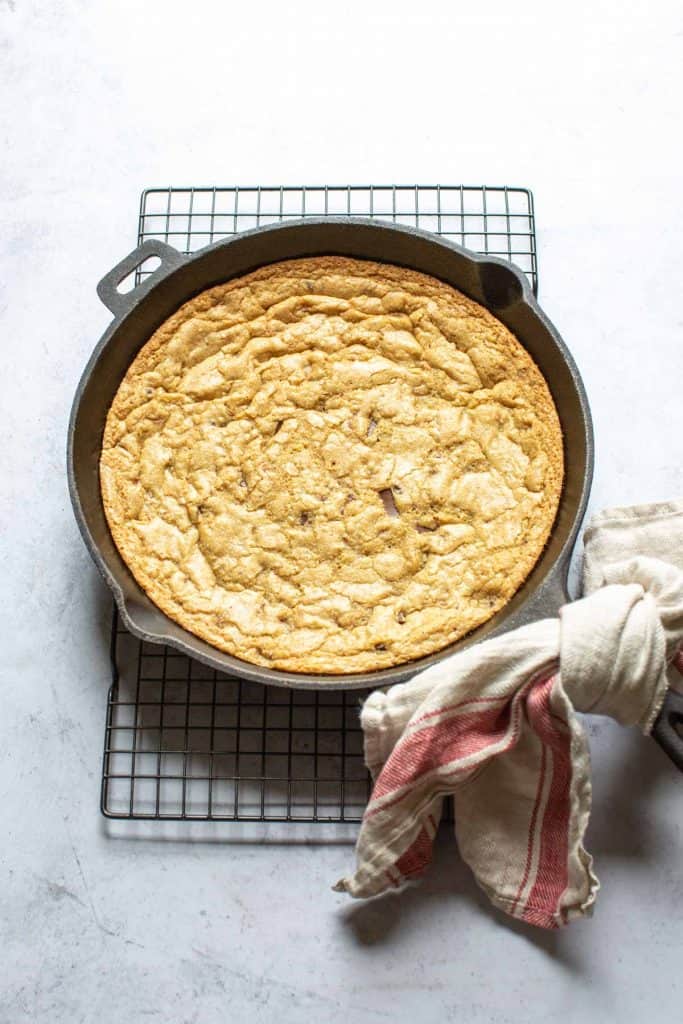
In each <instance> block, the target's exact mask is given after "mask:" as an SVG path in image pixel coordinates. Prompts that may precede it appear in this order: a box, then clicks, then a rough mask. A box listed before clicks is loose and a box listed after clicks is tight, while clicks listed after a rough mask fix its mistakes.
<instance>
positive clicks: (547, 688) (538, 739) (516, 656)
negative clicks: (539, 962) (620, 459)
mask: <svg viewBox="0 0 683 1024" xmlns="http://www.w3.org/2000/svg"><path fill="white" fill-rule="evenodd" d="M583 583H584V594H585V596H584V597H583V598H582V599H581V600H578V601H575V602H573V603H571V604H567V605H565V606H564V607H563V608H561V609H560V613H559V618H557V619H544V620H542V621H539V622H535V623H533V624H531V625H528V626H523V627H521V628H519V629H516V630H514V631H513V632H510V633H507V634H505V635H503V636H500V637H496V638H495V639H493V640H488V641H484V642H483V643H481V644H477V645H475V646H473V647H471V648H468V649H467V650H465V651H463V652H462V653H460V654H456V655H454V656H453V657H451V658H448V659H446V660H444V661H442V662H440V663H439V664H437V665H434V666H432V667H431V668H429V669H427V670H426V671H425V672H422V673H421V674H420V675H418V676H416V677H415V678H414V679H412V680H410V681H409V682H407V683H402V684H400V685H398V686H393V687H391V688H390V689H389V690H387V691H386V692H383V691H381V690H377V691H375V692H374V693H372V694H371V695H370V696H369V697H368V699H367V701H366V702H365V704H364V706H363V709H362V713H361V722H362V727H363V732H364V738H365V758H366V763H367V765H368V768H369V770H370V772H371V774H372V777H373V780H374V788H373V792H372V796H371V798H370V802H369V804H368V807H367V809H366V811H365V815H364V817H363V822H362V825H361V829H360V835H359V838H358V844H357V848H356V854H357V867H356V870H355V872H354V874H353V875H351V876H350V877H348V878H344V879H342V880H341V881H340V882H338V883H337V885H336V886H335V889H336V890H338V891H345V892H348V893H350V894H351V895H352V896H356V897H368V896H375V895H377V894H379V893H381V892H384V891H385V890H387V889H391V888H397V887H400V886H401V885H403V884H404V883H406V882H407V881H409V880H414V879H416V878H418V877H419V876H420V875H421V874H422V873H423V872H424V871H425V869H426V868H427V866H428V864H429V862H430V859H431V853H432V844H433V840H434V835H435V833H436V829H437V827H438V823H439V818H440V816H441V810H442V804H443V800H444V798H445V797H447V796H453V797H454V806H455V830H456V836H457V840H458V846H459V849H460V853H461V855H462V857H463V858H464V860H465V861H466V862H467V863H468V864H469V866H470V867H471V869H472V871H473V872H474V875H475V877H476V879H477V881H478V883H479V885H480V886H481V887H482V888H483V889H484V891H485V892H486V893H487V894H488V896H489V897H490V899H491V901H492V902H493V903H494V904H495V905H496V906H497V907H500V908H501V909H502V910H504V911H506V912H507V913H508V914H511V915H512V916H514V917H516V918H520V919H522V920H524V921H526V922H528V923H529V924H533V925H538V926H540V927H543V928H555V927H558V926H559V925H562V924H566V923H567V922H569V921H570V920H571V919H572V918H576V917H582V916H586V915H587V914H589V913H590V912H591V908H592V906H593V903H594V901H595V898H596V895H597V892H598V889H599V883H598V880H597V878H596V876H595V875H594V873H593V869H592V858H591V856H590V854H588V853H587V852H586V850H585V848H584V845H583V837H584V833H585V831H586V825H587V823H588V817H589V814H590V807H591V778H590V756H589V750H588V743H587V740H586V736H585V733H584V730H583V727H582V725H581V723H580V722H579V720H578V718H577V716H576V714H575V711H581V712H589V713H591V714H599V715H609V716H610V717H611V718H614V719H616V721H618V722H620V723H621V724H622V725H628V726H638V727H639V728H640V729H642V731H643V732H645V733H648V732H649V731H650V730H651V729H652V726H653V724H654V722H655V719H656V717H657V714H658V712H659V710H660V708H661V705H662V702H663V700H664V696H665V694H666V691H667V688H668V685H669V683H670V681H671V679H672V673H675V672H676V671H679V672H683V658H682V656H681V653H680V652H681V644H682V643H683V501H680V502H669V503H665V504H659V505H645V506H637V507H632V508H617V509H611V510H608V511H605V512H602V513H600V514H598V515H596V516H595V517H594V518H593V519H592V520H591V522H590V524H589V526H588V527H587V529H586V531H585V535H584V566H583ZM679 678H680V677H679Z"/></svg>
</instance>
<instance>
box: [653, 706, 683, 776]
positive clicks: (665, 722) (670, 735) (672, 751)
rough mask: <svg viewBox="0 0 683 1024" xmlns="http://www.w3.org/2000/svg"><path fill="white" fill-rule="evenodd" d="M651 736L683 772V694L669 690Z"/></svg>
mask: <svg viewBox="0 0 683 1024" xmlns="http://www.w3.org/2000/svg"><path fill="white" fill-rule="evenodd" d="M651 735H652V738H653V740H654V741H655V743H658V744H659V746H660V747H661V748H662V750H663V751H664V753H665V754H666V755H667V757H669V758H670V759H671V760H672V761H673V763H674V764H675V765H676V767H677V768H678V769H679V771H682V772H683V693H678V692H677V691H676V690H669V692H668V693H667V695H666V697H665V698H664V703H663V704H662V710H661V711H660V712H659V714H658V716H657V720H656V722H655V724H654V725H653V727H652V733H651Z"/></svg>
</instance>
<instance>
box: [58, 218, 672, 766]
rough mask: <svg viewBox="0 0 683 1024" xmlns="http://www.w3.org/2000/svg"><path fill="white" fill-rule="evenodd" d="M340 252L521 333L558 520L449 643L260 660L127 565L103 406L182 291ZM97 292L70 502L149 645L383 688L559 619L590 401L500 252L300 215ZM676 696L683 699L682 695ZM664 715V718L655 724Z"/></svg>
mask: <svg viewBox="0 0 683 1024" xmlns="http://www.w3.org/2000/svg"><path fill="white" fill-rule="evenodd" d="M331 254H334V255H344V256H352V257H357V258H360V259H372V260H379V261H385V262H390V263H395V264H398V265H400V266H405V267H410V268H412V269H414V270H419V271H422V272H424V273H426V274H431V275H433V276H434V277H437V278H440V279H441V280H443V281H446V282H448V283H449V284H452V285H454V286H455V287H456V288H458V289H459V290H460V291H462V292H464V293H465V294H466V295H468V296H470V297H471V298H472V299H474V300H476V301H477V302H479V303H481V304H482V305H484V306H486V307H487V308H488V309H490V310H491V312H492V313H494V314H495V315H496V317H498V319H499V320H501V321H502V322H503V323H504V324H506V326H507V327H509V328H510V330H511V331H512V332H513V333H514V334H515V335H516V336H517V338H519V340H520V341H521V342H522V344H523V345H524V346H525V348H526V349H527V350H528V351H529V352H530V354H531V355H532V357H533V358H534V360H535V361H536V363H537V364H538V366H539V367H540V369H541V372H542V373H543V375H544V377H545V378H546V380H547V381H548V384H549V386H550V390H551V392H552V395H553V399H554V401H555V405H556V406H557V411H558V414H559V417H560V421H561V424H562V432H563V434H564V441H565V466H566V469H565V473H566V475H565V482H564V487H563V492H562V497H561V500H560V506H559V510H558V514H557V519H556V522H555V525H554V528H553V531H552V534H551V537H550V540H549V542H548V544H547V546H546V549H545V551H544V552H543V554H542V556H541V558H540V560H539V562H538V564H537V565H536V567H535V568H534V570H533V572H532V573H531V575H530V576H529V577H528V579H527V580H526V582H525V583H524V585H523V586H522V587H521V588H520V590H519V591H518V592H517V594H516V595H515V596H514V597H513V599H512V600H511V601H510V602H509V603H508V604H507V605H506V606H505V608H504V609H502V610H501V611H500V612H499V613H498V614H497V615H495V616H494V617H493V618H492V619H490V620H489V621H488V622H487V623H485V624H484V625H483V626H481V627H480V628H479V629H477V630H475V631H474V632H473V633H472V634H470V635H469V636H468V637H466V638H464V639H463V640H461V641H459V642H458V643H456V644H451V645H450V646H448V647H446V648H444V649H443V650H441V651H438V652H437V653H435V654H431V655H429V656H427V657H424V658H419V659H417V660H415V661H412V662H409V663H407V664H404V665H398V666H396V667H393V668H388V669H380V670H378V671H375V672H362V673H361V672H359V673H353V674H348V675H315V674H306V673H295V672H284V671H279V670H277V669H270V668H263V667H261V666H259V665H252V664H249V663H248V662H245V661H242V660H241V659H239V658H235V657H233V656H232V655H229V654H224V653H223V652H221V651H219V650H217V649H216V648H215V647H212V646H211V645H210V644H207V643H206V642H204V641H203V640H201V639H199V637H196V636H194V635H193V634H192V633H190V632H188V631H187V630H186V629H183V627H182V626H180V625H179V624H178V623H176V622H173V621H172V620H171V619H169V618H168V617H167V616H166V615H165V614H164V613H163V612H162V611H161V610H160V609H159V608H157V607H156V605H155V604H153V603H152V601H151V600H150V599H149V598H148V597H147V595H146V594H145V592H144V591H143V590H142V588H141V587H140V586H139V585H138V583H137V582H136V581H135V579H134V578H133V576H132V574H131V572H130V571H129V569H128V568H127V566H126V565H125V563H124V562H123V560H122V558H121V556H120V555H119V553H118V551H117V549H116V546H115V544H114V542H113V539H112V537H111V534H110V532H109V528H108V526H107V522H106V518H105V514H104V508H103V505H102V499H101V495H100V483H99V469H98V466H99V457H100V447H101V441H102V433H103V429H104V423H105V419H106V415H107V411H108V409H109V406H110V404H111V401H112V399H113V397H114V395H115V393H116V390H117V389H118V386H119V384H120V382H121V380H122V378H123V376H124V374H125V372H126V370H127V368H128V366H129V364H130V363H131V361H132V359H133V358H134V356H135V355H136V353H137V352H138V350H139V349H140V348H141V347H142V345H143V344H144V343H145V342H146V341H147V340H148V339H149V338H150V336H151V335H152V334H153V332H154V331H155V330H156V328H157V327H159V325H160V324H161V323H163V322H164V320H166V319H167V318H168V317H169V316H170V315H171V314H172V313H174V312H175V311H176V310H177V309H178V307H179V306H181V305H182V304H183V303H184V302H186V301H187V300H188V299H191V298H192V297H193V296H194V295H196V294H198V293H199V292H201V291H203V290H204V289H206V288H210V287H211V286H212V285H216V284H221V283H223V282H225V281H227V280H229V279H230V278H232V277H237V276H239V275H241V274H245V273H247V272H249V271H250V270H254V269H255V268H257V267H259V266H262V265H264V264H266V263H273V262H276V261H278V260H284V259H292V258H296V257H303V256H320V255H331ZM150 256H158V257H159V259H160V260H161V264H160V266H159V267H158V268H157V269H156V270H155V271H154V272H153V273H152V274H151V275H150V276H149V277H148V278H147V279H146V280H144V281H143V282H142V283H141V284H139V285H138V287H137V288H135V289H133V290H132V291H130V292H127V293H125V294H124V293H121V292H119V291H118V289H117V286H118V284H119V283H120V282H121V281H122V280H123V278H124V277H126V276H127V275H128V274H129V273H130V272H131V271H132V270H134V269H135V268H136V267H137V266H139V265H140V264H141V263H142V262H144V261H145V260H146V259H148V258H149V257H150ZM97 291H98V294H99V296H100V298H101V299H102V301H103V302H104V304H105V305H106V306H107V308H108V309H109V310H110V311H111V312H112V313H113V315H114V320H113V321H112V323H111V325H110V326H109V328H108V329H107V331H106V332H105V333H104V335H103V337H102V338H101V340H100V341H99V343H98V345H97V346H96V348H95V351H94V352H93V354H92V356H91V358H90V361H89V362H88V365H87V366H86V368H85V371H84V373H83V376H82V378H81V381H80V383H79V386H78V390H77V392H76V397H75V399H74V404H73V408H72V412H71V420H70V424H69V436H68V476H69V488H70V492H71V500H72V503H73V507H74V512H75V515H76V519H77V521H78V525H79V527H80V530H81V533H82V535H83V539H84V541H85V543H86V545H87V547H88V550H89V551H90V554H91V555H92V557H93V559H94V561H95V563H96V565H97V567H98V568H99V570H100V571H101V573H102V575H103V576H104V578H105V580H106V581H107V583H108V584H109V586H110V587H111V589H112V591H113V593H114V597H115V599H116V603H117V605H118V608H119V611H120V613H121V617H122V619H123V621H124V623H125V625H126V627H127V628H128V629H129V630H130V631H131V632H132V633H134V634H135V635H136V636H138V637H140V638H141V639H143V640H147V641H151V642H153V643H164V644H170V645H171V646H173V647H175V648H177V649H178V650H180V651H182V652H183V653H184V654H187V655H189V656H191V657H193V658H197V659H198V660H200V661H202V662H205V663H206V664H208V665H210V666H212V667H213V668H216V669H218V670H219V671H222V672H226V673H228V674H230V675H236V676H241V677H243V678H246V679H252V680H257V681H259V682H262V683H267V684H270V685H279V686H291V687H296V688H305V687H309V688H321V689H322V688H325V689H327V688H338V689H350V688H356V687H359V688H360V687H362V688H367V687H376V686H386V685H388V684H392V683H397V682H400V681H402V680H406V679H409V678H410V677H411V676H413V675H415V673H416V672H419V671H421V670H422V669H424V668H426V667H427V666H429V665H432V664H434V663H435V662H437V661H439V660H441V659H442V658H445V657H448V655H450V654H452V653H453V652H454V651H456V650H460V649H462V648H463V647H465V646H467V645H469V644H472V643H475V642H477V641H479V640H482V639H483V638H484V637H488V636H493V635H496V634H498V633H501V632H503V631H506V630H510V629H514V628H515V627H517V626H519V625H522V624H523V623H526V622H531V621H533V620H535V619H538V618H541V617H546V616H554V615H556V614H557V611H558V609H559V607H560V606H561V605H562V604H564V603H565V602H566V600H567V570H568V564H569V558H570V555H571V551H572V548H573V546H574V542H575V540H576V535H577V532H578V530H579V527H580V525H581V521H582V519H583V515H584V512H585V509H586V503H587V500H588V494H589V490H590V485H591V479H592V474H593V434H592V425H591V417H590V411H589V408H588V401H587V398H586V393H585V390H584V387H583V383H582V381H581V378H580V376H579V372H578V370H577V368H576V365H575V363H574V360H573V359H572V357H571V355H570V353H569V351H568V350H567V348H566V346H565V345H564V342H563V341H562V339H561V338H560V336H559V334H558V333H557V331H556V330H555V328H554V327H553V325H552V324H551V323H550V321H549V320H548V319H547V317H546V316H545V315H544V313H543V312H542V310H541V309H540V308H539V306H538V305H537V303H536V300H535V299H534V297H533V294H532V292H531V289H530V287H529V283H528V281H527V279H526V277H525V276H524V275H523V274H522V273H521V272H520V271H518V270H516V269H515V268H514V267H511V266H510V265H509V264H508V263H506V262H504V261H503V260H499V259H496V258H494V257H490V256H478V255H476V254H474V253H472V252H469V251H468V250H466V249H463V248H461V247H459V246H456V245H454V244H452V243H450V242H445V241H443V240H442V239H439V238H437V237H436V236H434V235H431V234H428V233H427V232H424V231H419V230H417V229H414V228H408V227H397V226H392V225H388V224H381V223H378V222H376V221H368V220H363V219H356V218H348V217H344V218H325V219H321V220H314V219H307V220H305V221H294V222H290V223H285V224H278V225H275V226H271V227H265V228H257V229H256V230H254V231H248V232H245V233H243V234H240V235H237V236H235V237H234V238H230V239H227V240H225V241H221V242H217V243H216V244H214V245H210V246H208V247H207V248H205V249H201V250H200V251H199V252H197V253H195V254H194V255H192V256H184V255H182V254H181V253H179V252H178V251H177V250H176V249H173V248H171V247H170V246H168V245H166V244H165V243H163V242H161V241H154V240H151V241H147V242H144V243H143V244H142V245H140V246H139V247H138V248H137V249H135V251H134V252H132V253H130V254H129V255H128V256H126V257H125V259H123V260H122V261H121V262H120V263H119V264H118V265H117V266H116V267H114V269H113V270H111V271H110V272H109V273H108V274H107V275H105V277H104V278H103V279H102V280H101V281H100V283H99V285H98V287H97ZM681 704H683V699H682V700H681ZM682 713H683V708H681V707H677V708H675V709H674V708H673V706H671V707H669V706H667V708H666V709H665V711H663V712H662V715H661V716H660V721H659V722H658V728H659V734H658V739H659V742H660V743H661V745H662V746H663V747H664V748H665V749H666V750H667V752H668V753H669V755H670V756H671V757H672V758H674V760H676V761H677V763H679V766H683V741H681V738H680V737H679V736H678V735H677V733H676V728H675V726H676V722H675V721H674V720H673V718H672V715H674V714H676V715H679V714H682ZM660 723H661V727H660Z"/></svg>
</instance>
